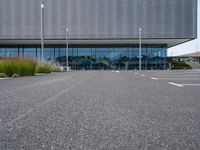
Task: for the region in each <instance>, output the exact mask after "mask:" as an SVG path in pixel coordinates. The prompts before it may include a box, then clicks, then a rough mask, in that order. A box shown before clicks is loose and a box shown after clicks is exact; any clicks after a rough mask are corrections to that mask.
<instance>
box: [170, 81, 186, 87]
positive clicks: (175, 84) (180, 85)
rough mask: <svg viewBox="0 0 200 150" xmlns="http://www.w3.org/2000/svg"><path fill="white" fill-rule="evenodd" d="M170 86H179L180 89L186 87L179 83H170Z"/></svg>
mask: <svg viewBox="0 0 200 150" xmlns="http://www.w3.org/2000/svg"><path fill="white" fill-rule="evenodd" d="M168 84H171V85H174V86H178V87H184V86H183V85H182V84H177V83H173V82H168Z"/></svg>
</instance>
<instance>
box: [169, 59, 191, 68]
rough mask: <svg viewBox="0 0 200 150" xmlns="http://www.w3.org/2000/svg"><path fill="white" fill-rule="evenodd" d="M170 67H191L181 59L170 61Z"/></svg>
mask: <svg viewBox="0 0 200 150" xmlns="http://www.w3.org/2000/svg"><path fill="white" fill-rule="evenodd" d="M172 69H192V67H191V66H190V65H188V64H186V63H185V62H183V61H180V62H179V61H174V62H172Z"/></svg>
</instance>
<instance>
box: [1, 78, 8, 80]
mask: <svg viewBox="0 0 200 150" xmlns="http://www.w3.org/2000/svg"><path fill="white" fill-rule="evenodd" d="M6 79H10V78H0V80H6Z"/></svg>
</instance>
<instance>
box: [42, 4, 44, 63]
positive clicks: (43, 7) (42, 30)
mask: <svg viewBox="0 0 200 150" xmlns="http://www.w3.org/2000/svg"><path fill="white" fill-rule="evenodd" d="M41 53H42V54H41V55H42V56H41V61H42V63H43V62H44V3H43V2H42V3H41Z"/></svg>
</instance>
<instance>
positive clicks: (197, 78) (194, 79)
mask: <svg viewBox="0 0 200 150" xmlns="http://www.w3.org/2000/svg"><path fill="white" fill-rule="evenodd" d="M159 79H161V80H200V78H159Z"/></svg>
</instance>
